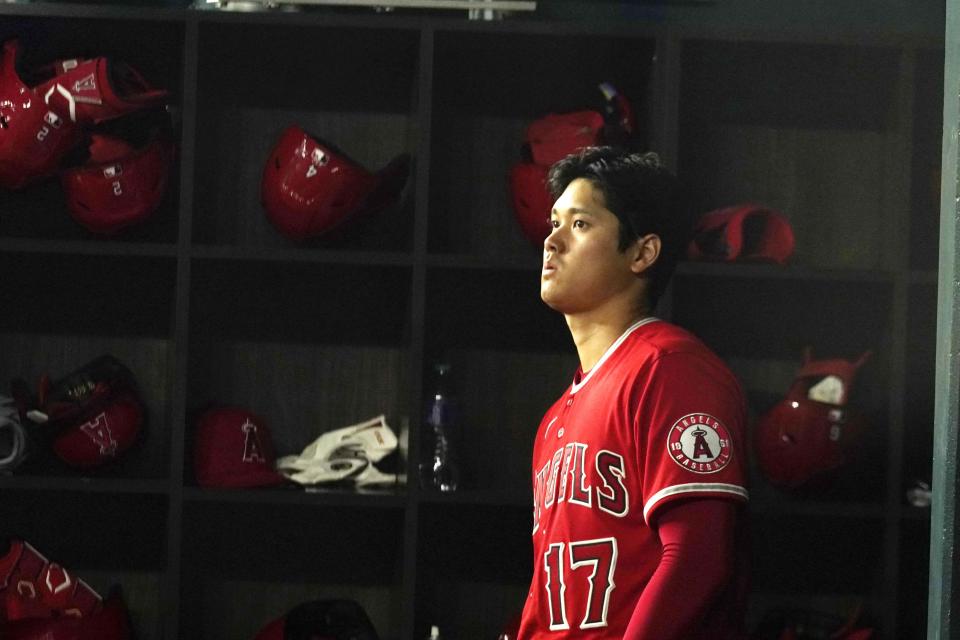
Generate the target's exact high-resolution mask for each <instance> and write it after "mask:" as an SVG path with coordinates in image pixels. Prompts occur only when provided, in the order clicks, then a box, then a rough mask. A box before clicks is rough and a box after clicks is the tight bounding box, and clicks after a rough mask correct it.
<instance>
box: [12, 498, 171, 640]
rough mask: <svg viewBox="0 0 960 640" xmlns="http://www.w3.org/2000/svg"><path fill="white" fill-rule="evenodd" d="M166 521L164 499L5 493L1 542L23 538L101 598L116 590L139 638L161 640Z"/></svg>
mask: <svg viewBox="0 0 960 640" xmlns="http://www.w3.org/2000/svg"><path fill="white" fill-rule="evenodd" d="M166 515H167V499H166V497H164V496H157V495H137V494H123V495H121V494H108V493H97V492H73V491H69V490H67V491H63V490H58V491H36V490H28V491H21V490H16V489H9V488H8V489H4V499H3V502H2V505H0V540H4V541H5V540H7V539H10V538H19V539H22V540H26V541H27V542H29V543H30V544H31V545H32V546H33V547H34V548H35V549H36V550H37V551H39V552H40V553H41V554H43V555H44V556H45V557H46V558H47V559H48V560H50V561H51V562H56V563H57V564H59V565H61V566H62V567H64V568H65V569H67V571H69V572H70V573H71V574H72V575H73V576H75V577H76V578H79V579H81V580H83V581H85V582H86V583H87V584H89V585H90V586H91V587H93V589H94V590H96V591H97V593H99V594H100V595H101V596H104V597H106V596H107V595H108V594H109V593H110V592H111V590H112V589H113V588H114V587H115V586H118V587H119V588H120V593H121V594H122V597H123V601H124V604H125V605H126V607H127V610H128V612H129V614H130V620H131V623H132V625H133V630H134V633H135V635H136V637H137V638H140V639H142V640H158V639H159V638H161V637H162V635H161V619H160V612H161V611H162V610H163V607H162V603H161V594H162V586H163V581H164V574H165V572H166V569H165V567H166V543H165V540H164V538H163V536H158V535H157V533H156V532H157V531H162V530H164V529H165V527H166V524H165V521H166Z"/></svg>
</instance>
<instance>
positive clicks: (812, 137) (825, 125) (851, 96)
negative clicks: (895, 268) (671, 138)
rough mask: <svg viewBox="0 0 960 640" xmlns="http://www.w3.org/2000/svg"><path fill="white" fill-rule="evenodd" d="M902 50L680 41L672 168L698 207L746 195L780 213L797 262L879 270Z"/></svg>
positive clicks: (891, 213)
mask: <svg viewBox="0 0 960 640" xmlns="http://www.w3.org/2000/svg"><path fill="white" fill-rule="evenodd" d="M898 56H899V50H897V49H895V48H882V47H869V46H850V45H827V44H812V43H811V44H798V43H763V42H707V41H698V40H692V41H687V42H685V43H684V46H683V56H682V73H681V95H680V113H679V132H680V133H679V158H680V162H679V175H680V176H681V177H682V178H683V180H684V182H685V183H686V184H687V185H688V187H689V190H690V196H691V203H692V205H693V206H694V208H695V210H696V211H697V212H699V213H706V212H707V211H710V210H713V209H719V208H722V207H729V206H732V205H739V204H745V203H755V204H759V205H762V206H765V207H770V208H773V209H775V210H777V211H780V212H781V213H783V214H784V215H785V216H786V217H787V219H788V220H789V221H790V224H791V226H792V227H793V229H794V233H795V235H796V250H795V255H794V261H795V262H796V263H798V264H804V265H817V266H819V267H835V268H862V269H866V268H883V267H884V265H885V264H887V261H888V254H887V253H886V250H887V249H888V248H889V247H888V245H887V244H886V243H887V241H888V238H887V237H886V236H885V235H884V233H885V230H886V229H888V228H891V227H892V226H895V223H894V222H893V221H894V220H896V219H897V218H898V217H899V215H900V212H899V211H895V210H894V208H893V207H891V206H889V205H888V203H887V202H886V201H885V194H886V193H887V191H885V189H884V185H885V180H886V178H885V175H887V174H900V173H902V172H903V171H906V170H907V169H908V167H902V166H900V164H899V163H900V162H901V160H900V159H899V158H897V157H892V155H894V156H895V154H891V153H890V150H889V147H890V144H891V141H890V137H891V136H894V137H895V136H897V135H899V134H900V132H899V131H898V127H903V126H905V125H903V124H902V123H901V122H899V121H898V119H897V117H896V109H895V107H896V101H897V87H898V84H897V82H896V81H893V82H891V78H897V77H898V76H899V70H898V61H899V57H898Z"/></svg>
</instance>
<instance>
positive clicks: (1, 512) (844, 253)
mask: <svg viewBox="0 0 960 640" xmlns="http://www.w3.org/2000/svg"><path fill="white" fill-rule="evenodd" d="M183 4H186V2H184V3H183ZM13 35H16V36H18V37H20V38H21V39H22V40H23V41H24V43H25V44H26V45H28V48H27V49H26V50H27V51H29V55H30V58H31V60H41V59H45V58H46V59H55V58H62V57H71V56H75V55H83V54H86V55H103V54H112V55H115V56H117V57H119V58H123V59H124V60H125V61H127V62H130V63H131V64H134V65H135V66H137V67H138V68H140V69H141V70H143V71H144V73H145V74H146V75H148V77H150V78H151V79H155V81H156V83H157V84H161V85H164V86H166V87H167V88H169V89H170V90H171V92H172V96H173V98H172V101H171V102H172V108H171V116H172V123H173V130H174V135H175V136H177V137H178V140H179V145H178V146H179V153H178V154H177V160H176V165H175V168H174V176H173V179H172V181H171V184H170V187H169V188H168V192H167V196H166V199H165V201H164V203H163V205H162V206H161V209H160V211H159V213H158V214H157V215H156V216H155V217H154V218H153V219H152V220H151V221H150V222H149V223H148V224H146V225H144V226H143V227H140V228H136V229H130V230H128V231H125V232H123V233H120V234H118V235H117V236H115V237H110V238H102V237H96V236H93V235H90V234H88V233H87V232H85V231H84V230H83V229H82V228H81V227H80V226H79V225H77V224H76V223H74V222H73V221H72V219H71V218H70V217H69V215H68V214H67V212H66V209H65V203H64V202H63V196H62V194H61V192H60V188H59V186H58V184H57V181H56V179H51V180H48V181H44V182H42V183H39V184H36V185H34V186H31V187H29V188H28V189H25V190H23V191H19V192H15V193H11V192H3V191H0V282H2V283H3V285H4V286H3V287H0V291H2V293H0V303H2V305H0V306H2V308H3V309H4V312H3V313H2V314H0V383H4V384H5V380H8V379H10V378H12V377H15V376H21V377H25V378H27V379H28V380H31V381H35V380H36V378H37V376H39V374H40V373H43V372H50V373H66V372H67V371H69V370H70V369H71V368H73V367H76V366H78V365H79V364H81V363H82V362H83V361H85V360H88V359H90V358H92V357H94V356H96V355H99V354H100V353H102V352H105V351H107V352H111V353H113V354H114V355H115V356H117V357H118V358H120V359H121V360H122V361H124V362H125V363H127V364H128V365H129V366H130V367H131V369H133V370H134V372H135V373H136V374H137V376H138V379H139V381H140V383H141V386H142V387H143V388H144V390H145V393H146V402H147V404H148V408H149V414H150V422H149V424H148V428H147V430H146V437H145V439H144V440H143V442H141V444H140V445H138V449H137V450H136V451H134V452H132V453H131V455H130V456H128V457H127V458H126V459H125V460H123V461H122V462H121V463H119V464H118V465H116V466H114V467H111V468H108V469H104V470H102V471H100V472H96V473H88V474H78V473H76V472H73V471H71V470H69V469H66V468H64V467H61V466H60V465H58V464H56V463H55V462H54V461H52V460H46V461H45V462H43V463H41V462H39V461H36V462H31V463H30V464H29V465H28V466H24V467H22V468H20V469H18V470H17V472H16V473H15V474H13V475H10V476H0V493H2V497H0V533H5V534H7V535H12V534H16V535H22V536H24V537H28V538H29V539H31V541H35V543H36V545H37V546H38V547H42V548H44V549H45V550H48V552H49V554H50V555H51V556H53V557H57V558H58V559H62V562H63V563H64V564H65V565H67V566H71V567H77V569H78V572H79V573H80V574H81V575H82V576H84V577H87V576H90V577H91V582H92V583H93V582H95V583H96V586H98V587H99V588H103V589H105V588H106V586H107V585H108V583H110V582H111V581H118V582H122V583H123V585H124V587H125V592H126V593H127V595H128V604H129V605H130V607H131V612H132V614H133V619H134V625H135V628H136V632H137V634H138V637H139V638H141V639H144V638H146V639H149V640H153V639H156V640H176V639H185V640H186V639H191V640H192V639H193V638H201V637H202V638H204V639H205V640H219V639H224V640H237V639H238V638H239V639H241V640H242V639H243V638H250V639H251V640H252V638H253V635H254V634H255V632H256V630H257V629H259V628H260V627H261V626H262V625H263V624H265V623H266V622H267V621H269V620H271V619H273V618H275V617H277V616H279V615H280V614H282V613H283V612H284V611H286V610H288V609H290V608H292V607H293V606H295V605H297V604H299V603H300V602H302V601H304V600H307V599H313V598H321V597H352V598H353V599H356V600H357V601H358V602H360V603H361V604H362V605H363V606H364V607H365V608H366V610H367V612H368V613H369V614H370V616H371V618H373V620H374V623H375V625H376V626H377V629H378V631H379V632H380V635H381V637H383V638H384V639H385V640H414V639H417V638H424V637H426V636H427V635H428V631H429V627H430V625H433V624H436V625H439V626H440V630H441V633H442V634H443V635H444V637H454V638H461V639H464V640H473V639H477V640H484V639H486V638H494V637H496V635H497V634H498V633H499V631H500V629H501V627H502V625H503V624H504V623H505V622H506V621H507V620H508V619H509V618H510V616H511V615H513V614H514V613H516V612H518V611H519V608H520V607H522V604H523V601H524V599H525V597H526V589H527V586H528V580H529V571H530V561H531V558H530V546H529V545H530V540H529V535H530V508H531V496H530V491H531V489H530V486H529V485H530V480H529V478H530V471H529V468H528V467H529V458H530V453H531V449H532V436H533V432H534V430H535V427H536V424H537V423H538V421H539V419H540V417H541V415H542V412H543V411H544V410H545V409H546V407H547V406H548V405H549V404H550V403H551V402H552V401H553V400H554V399H555V397H556V396H557V394H559V393H561V392H562V391H563V389H564V388H565V387H566V386H567V385H568V384H569V381H570V377H571V375H572V373H573V371H574V370H575V368H576V365H577V360H576V352H575V349H574V346H573V344H572V342H571V339H570V336H569V333H568V331H567V328H566V326H565V323H564V321H563V318H562V317H560V316H558V315H557V314H555V313H553V312H552V311H550V310H549V309H547V308H546V307H545V305H543V304H542V303H541V302H540V301H539V298H538V295H537V292H538V274H539V267H540V255H541V249H540V247H539V246H537V245H535V244H533V243H531V242H530V241H528V240H527V239H526V238H525V237H524V235H523V234H522V233H521V231H520V227H519V225H518V223H517V221H516V220H515V218H514V215H513V211H512V206H511V203H510V199H509V191H508V179H507V176H508V172H509V169H510V167H511V166H512V165H513V164H515V163H517V162H519V161H520V160H521V157H522V156H521V143H522V138H523V132H524V130H525V128H526V127H527V125H528V124H529V123H530V122H532V121H533V120H534V119H536V118H538V117H540V116H541V115H544V114H545V113H547V112H550V111H553V112H560V111H567V110H575V109H590V108H593V109H599V108H600V107H601V105H602V96H601V93H600V91H599V90H598V89H597V85H598V84H599V83H600V82H603V81H609V82H612V83H613V84H614V85H616V86H617V88H618V89H620V90H621V91H622V92H623V93H624V94H625V95H626V96H627V97H628V98H629V99H630V100H631V102H632V103H633V105H634V107H635V109H636V112H637V113H636V115H637V121H638V124H639V130H640V132H641V137H642V138H643V140H645V141H646V142H647V143H648V145H649V146H650V147H651V148H654V149H656V150H658V151H659V152H660V153H661V155H662V157H663V158H664V159H665V160H666V162H667V163H668V164H669V165H670V166H672V167H674V168H676V169H678V171H679V173H680V174H681V176H683V178H684V181H685V182H686V183H687V184H688V185H689V186H690V187H691V190H692V194H693V195H694V199H695V202H694V204H695V206H696V208H697V209H698V210H700V211H703V212H705V211H707V210H710V209H713V208H718V207H721V206H726V205H729V204H736V203H738V202H740V201H745V200H751V201H757V202H760V203H762V204H765V205H767V206H771V207H775V208H779V209H780V210H782V211H783V212H784V213H785V214H786V215H787V217H788V219H789V220H790V222H791V223H792V225H793V226H794V230H795V233H796V238H797V250H796V253H795V255H794V256H793V257H792V258H791V260H790V262H789V263H788V264H787V265H785V266H777V265H769V264H714V263H702V262H686V261H685V262H681V263H680V265H679V266H678V269H677V275H676V277H675V280H674V283H673V285H672V287H671V289H670V291H669V292H668V295H667V296H666V297H665V299H664V301H663V304H662V305H661V307H660V308H659V309H657V311H656V313H657V315H660V316H661V317H664V318H669V319H672V320H673V321H676V322H678V323H679V324H681V325H684V326H686V327H688V328H690V329H692V330H693V331H694V332H696V333H697V334H699V335H700V336H701V337H702V338H703V339H704V340H705V341H706V342H707V343H708V344H709V345H710V346H711V347H713V348H714V349H715V350H716V351H718V352H719V353H720V355H721V356H722V357H724V358H725V359H727V361H728V362H729V363H730V364H731V366H732V368H733V369H734V371H735V372H736V373H737V374H738V376H739V377H740V378H741V380H742V381H743V383H744V386H745V388H746V391H747V396H748V400H749V403H750V412H751V417H752V418H756V417H757V416H759V415H760V414H761V413H762V412H764V411H765V410H766V409H768V408H769V407H770V406H772V404H773V403H774V402H776V401H777V400H778V399H780V398H781V397H782V394H783V393H784V392H785V390H786V388H787V386H788V385H789V383H790V381H791V380H792V377H793V375H794V374H795V373H796V370H797V368H798V367H799V364H800V360H801V357H802V353H803V348H804V347H806V346H808V345H809V346H812V347H813V349H814V355H815V356H817V357H823V358H827V357H844V358H851V359H852V358H855V357H856V356H858V355H859V354H860V353H862V352H863V351H865V350H866V349H872V350H873V357H872V358H871V359H870V361H869V362H868V363H867V364H866V365H864V368H863V369H862V370H861V374H860V375H859V377H858V378H857V381H856V386H855V388H854V396H855V397H856V399H857V402H858V406H860V407H861V408H862V410H863V411H864V412H865V414H866V416H867V419H868V423H869V425H870V427H869V430H868V432H867V433H866V434H865V436H864V437H863V439H862V441H861V443H860V446H859V448H858V451H857V455H856V456H855V457H854V458H853V459H852V460H851V462H850V463H849V464H848V465H847V466H846V467H845V468H844V470H843V472H842V473H841V474H840V475H839V476H838V477H837V479H836V481H835V482H834V483H833V484H832V485H830V486H829V487H828V488H826V489H823V490H821V491H807V492H785V491H782V490H779V489H776V488H774V487H772V486H770V485H769V484H768V483H766V481H765V479H764V478H763V477H762V476H761V475H760V474H759V472H758V469H757V467H756V465H755V464H754V465H753V466H752V468H751V486H752V492H753V498H754V499H753V508H752V510H751V512H750V519H749V527H750V529H751V531H752V534H753V539H754V543H755V544H754V550H753V558H752V563H753V565H754V567H755V576H754V588H753V590H752V591H751V597H750V606H749V622H750V623H751V625H754V624H756V623H757V622H758V621H759V620H760V619H761V618H762V616H763V614H764V613H765V612H766V611H768V610H769V609H771V608H775V607H783V606H790V605H796V606H816V607H820V608H825V609H828V610H833V611H836V612H843V611H845V610H847V609H848V608H849V607H851V606H854V605H855V604H856V603H862V604H863V606H864V612H865V616H866V618H865V619H868V620H869V621H870V622H871V624H874V625H876V628H877V629H878V636H877V637H878V638H881V639H883V640H900V639H907V640H913V639H914V638H917V639H919V638H922V637H923V636H924V629H925V622H924V620H925V611H926V591H925V584H926V575H927V566H926V555H925V553H926V549H927V545H928V539H929V525H928V518H929V510H928V509H923V508H918V507H913V506H910V505H908V504H907V502H906V499H905V491H906V489H908V488H909V487H910V486H912V483H913V482H914V481H915V480H918V479H929V472H930V457H931V446H932V444H931V440H932V420H933V415H932V414H933V371H934V368H933V354H934V338H935V324H936V322H935V304H936V294H937V285H936V277H937V275H936V267H937V248H938V247H937V244H938V240H937V236H938V229H937V220H938V215H939V195H938V192H937V186H938V184H939V177H938V174H937V168H938V167H939V163H940V134H941V127H940V119H941V117H942V83H943V65H942V56H943V51H942V49H941V48H940V47H939V43H936V42H930V41H929V40H921V39H918V38H914V37H912V36H905V35H899V34H883V33H879V34H874V35H871V36H857V35H854V34H852V33H833V34H826V35H816V36H814V35H811V34H802V33H788V32H784V31H775V32H773V31H772V32H766V33H764V32H756V31H746V30H744V31H742V32H734V31H730V30H722V29H717V30H711V29H704V28H698V29H695V30H694V29H687V28H684V27H681V26H674V25H670V24H663V23H657V24H647V23H642V22H637V23H624V24H619V25H591V24H579V23H573V22H571V23H559V22H544V21H541V20H538V19H536V18H535V17H534V18H533V19H531V18H530V17H529V16H514V17H511V18H510V19H509V20H505V21H502V22H496V23H485V22H471V21H466V20H462V19H461V18H453V17H450V15H449V14H448V15H443V16H441V15H435V14H431V13H424V14H415V13H411V14H402V13H400V12H397V13H394V14H382V15H381V14H374V13H372V12H365V11H353V12H338V11H336V10H322V9H320V10H304V11H301V12H296V13H288V12H283V11H276V12H251V13H246V12H222V11H215V10H210V11H197V10H192V9H188V8H185V7H181V8H173V7H171V8H163V9H158V8H142V7H132V6H120V5H114V6H106V5H88V4H54V3H29V4H26V3H16V4H0V37H2V38H5V37H8V36H13ZM92 47H96V48H95V49H94V48H92ZM26 62H30V60H27V61H26ZM291 124H299V125H300V126H302V127H304V128H306V129H307V130H309V131H311V133H314V134H315V135H317V136H319V137H321V138H325V139H327V140H328V141H329V142H332V143H334V144H336V146H337V147H339V148H340V149H341V150H342V151H343V152H344V153H345V154H347V155H349V156H350V157H351V158H353V159H354V160H356V161H359V162H360V163H361V164H363V165H364V166H366V167H367V168H368V169H371V170H377V169H379V168H381V167H383V166H384V165H386V164H387V163H388V162H389V161H390V160H391V159H392V158H394V157H395V156H396V155H398V154H401V153H405V154H409V155H410V156H411V159H412V162H411V173H410V175H409V177H408V180H407V183H406V186H405V189H404V191H403V193H402V195H401V197H400V198H399V200H398V201H397V203H396V204H395V205H394V206H392V207H390V208H388V209H386V210H384V211H382V212H380V213H379V214H377V215H374V216H370V217H368V218H366V219H364V220H362V221H357V222H356V223H354V224H352V225H349V226H346V227H344V228H343V229H342V230H341V233H339V234H337V235H332V236H329V237H325V238H321V239H316V240H310V241H305V242H293V241H291V240H289V239H287V238H285V237H284V236H282V235H281V234H280V233H279V232H278V231H277V230H276V229H275V228H274V227H273V226H272V225H271V224H270V222H269V221H268V219H267V217H266V215H265V213H264V210H263V208H262V206H261V204H260V202H259V188H260V179H261V175H262V172H263V169H264V166H265V164H266V160H267V154H268V152H269V150H270V148H271V147H272V145H273V144H274V142H275V141H276V140H277V138H278V137H279V135H280V133H281V132H282V130H283V129H284V128H285V127H286V126H288V125H291ZM441 360H442V361H446V362H449V363H451V364H452V366H453V369H452V373H453V376H454V382H455V388H456V390H457V392H458V394H459V396H460V402H461V408H462V416H463V420H462V424H461V426H460V429H461V431H460V433H459V436H460V438H459V442H458V444H459V453H460V455H461V466H462V472H463V480H462V490H461V491H458V492H456V493H452V494H440V493H433V492H429V491H426V490H424V489H421V488H420V487H419V483H418V481H417V464H418V455H417V452H418V451H419V450H420V440H421V438H420V433H421V429H422V427H423V417H422V407H423V406H424V401H425V399H426V398H427V397H428V395H429V394H430V392H431V384H432V380H433V375H432V374H433V365H434V363H436V362H438V361H441ZM2 392H3V390H2V389H0V393H2ZM214 402H216V403H228V404H237V405H241V406H244V407H246V408H249V409H251V410H253V411H254V412H256V413H258V414H260V415H261V417H262V418H264V420H265V421H266V422H267V424H268V426H269V427H270V429H271V432H272V436H273V440H274V446H275V448H276V450H277V452H278V453H279V454H281V455H283V454H289V453H297V452H299V451H300V450H302V449H303V447H305V446H306V445H307V444H308V443H309V442H311V441H312V440H313V439H315V438H316V437H317V436H318V435H320V434H321V433H322V432H325V431H327V430H330V429H334V428H338V427H342V426H346V425H349V424H354V423H356V422H359V421H362V420H365V419H368V418H371V417H374V416H376V415H379V414H381V413H383V414H385V415H386V416H387V421H388V423H389V424H390V426H391V427H392V428H393V429H394V431H395V432H396V433H397V435H398V436H400V439H401V447H400V451H399V452H398V454H397V455H396V457H395V458H394V459H393V460H391V464H392V465H393V466H394V469H395V470H396V471H398V472H399V474H400V476H401V479H402V480H401V481H400V482H398V484H397V486H395V487H391V488H388V489H386V490H382V491H371V492H353V491H349V490H346V489H343V488H330V489H325V490H321V491H315V492H313V491H311V492H307V491H303V490H300V489H296V488H291V487H282V488H272V489H252V490H225V489H208V488H202V487H199V486H197V484H196V482H195V478H194V472H193V437H194V434H193V425H192V418H193V417H194V415H195V414H196V412H197V411H199V410H200V409H201V408H203V407H204V406H206V405H207V404H208V403H214ZM41 503H42V504H44V505H45V506H44V507H43V508H41V509H37V508H35V507H34V505H37V504H41ZM85 514H86V515H89V516H90V517H84V515H85ZM138 554H139V555H138Z"/></svg>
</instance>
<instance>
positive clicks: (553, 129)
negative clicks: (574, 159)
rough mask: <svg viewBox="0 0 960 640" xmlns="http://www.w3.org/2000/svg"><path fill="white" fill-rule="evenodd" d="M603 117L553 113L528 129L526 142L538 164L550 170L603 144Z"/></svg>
mask: <svg viewBox="0 0 960 640" xmlns="http://www.w3.org/2000/svg"><path fill="white" fill-rule="evenodd" d="M602 131H603V116H602V115H601V114H599V113H597V112H596V111H574V112H572V113H559V114H558V113H550V114H547V115H546V116H544V117H542V118H540V119H538V120H535V121H533V122H532V123H531V124H530V126H528V127H527V133H526V138H525V141H526V143H527V144H528V145H530V154H531V155H532V156H533V161H534V162H535V163H536V164H539V165H542V166H545V167H549V166H550V165H552V164H553V163H555V162H557V161H559V160H562V159H564V158H565V157H567V156H568V155H570V154H571V153H574V152H576V151H577V150H578V149H581V148H583V147H592V146H596V145H597V144H599V143H600V141H601V132H602Z"/></svg>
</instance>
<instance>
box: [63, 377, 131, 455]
mask: <svg viewBox="0 0 960 640" xmlns="http://www.w3.org/2000/svg"><path fill="white" fill-rule="evenodd" d="M143 419H144V412H143V405H141V404H140V401H139V400H138V399H137V397H136V396H135V395H134V393H132V392H129V391H124V392H121V393H120V394H119V395H117V396H115V397H113V398H110V399H109V400H108V401H107V403H106V404H105V405H103V406H102V407H101V408H99V409H95V410H94V411H91V412H88V414H87V415H86V416H85V417H83V418H82V419H79V420H76V421H75V424H74V426H72V427H70V428H68V429H64V430H63V431H62V432H61V433H59V434H58V435H57V436H56V438H55V439H54V441H53V450H54V452H55V453H56V454H57V455H58V456H59V457H60V459H61V460H63V461H64V462H66V463H67V464H70V465H72V466H74V467H78V468H80V469H90V468H93V467H96V466H99V465H101V464H104V463H106V462H109V461H111V460H114V459H115V458H117V457H118V456H119V455H120V454H122V453H123V452H125V451H126V450H127V449H129V448H130V447H132V446H133V444H134V442H135V441H136V439H137V435H138V434H139V433H140V429H141V427H142V425H143Z"/></svg>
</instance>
